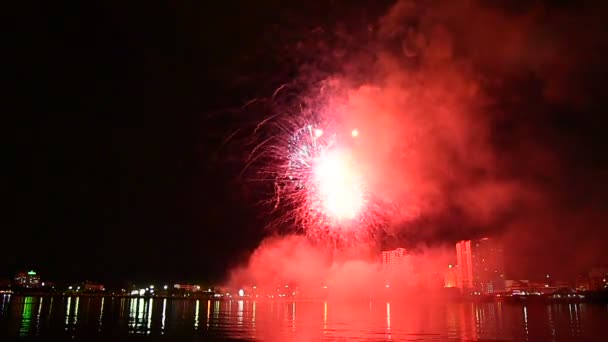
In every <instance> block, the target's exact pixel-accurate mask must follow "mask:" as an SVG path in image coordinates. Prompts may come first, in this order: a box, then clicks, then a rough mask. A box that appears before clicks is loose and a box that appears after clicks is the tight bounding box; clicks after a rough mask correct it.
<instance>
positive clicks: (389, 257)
mask: <svg viewBox="0 0 608 342" xmlns="http://www.w3.org/2000/svg"><path fill="white" fill-rule="evenodd" d="M382 266H383V268H384V269H386V270H396V269H400V270H410V271H411V270H412V269H413V265H412V260H411V257H410V256H409V255H408V254H407V252H406V250H405V248H397V249H395V250H392V251H384V252H382Z"/></svg>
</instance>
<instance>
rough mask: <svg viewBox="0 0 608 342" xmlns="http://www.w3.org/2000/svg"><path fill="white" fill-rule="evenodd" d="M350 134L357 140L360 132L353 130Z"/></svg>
mask: <svg viewBox="0 0 608 342" xmlns="http://www.w3.org/2000/svg"><path fill="white" fill-rule="evenodd" d="M350 134H351V135H352V137H353V138H356V137H358V136H359V130H358V129H356V128H355V129H353V130H352V132H350Z"/></svg>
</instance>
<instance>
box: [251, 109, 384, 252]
mask: <svg viewBox="0 0 608 342" xmlns="http://www.w3.org/2000/svg"><path fill="white" fill-rule="evenodd" d="M320 112H324V111H320ZM335 119H336V118H335V116H331V115H328V114H324V115H320V114H311V113H307V112H299V113H298V114H297V115H283V116H277V117H273V118H272V120H268V121H265V122H264V124H265V125H264V126H265V127H267V130H268V131H270V132H271V133H269V134H270V137H269V138H267V139H266V140H264V141H262V143H260V144H258V145H256V147H255V148H254V149H253V153H252V157H251V159H252V160H256V161H257V162H258V164H259V165H260V166H259V168H258V170H259V171H261V174H263V175H264V177H263V180H266V181H269V182H273V184H274V192H273V195H272V200H271V202H272V206H273V208H274V211H275V213H276V214H277V215H275V216H276V217H278V219H277V220H276V221H275V222H274V225H278V226H281V227H282V228H285V227H288V228H289V229H294V228H295V230H300V231H304V232H305V233H306V234H307V235H308V236H310V237H314V238H317V239H320V240H327V239H339V240H344V239H352V238H358V237H362V236H364V235H366V234H368V233H369V232H370V228H372V227H374V226H375V225H376V224H377V222H378V221H379V216H378V215H377V214H376V213H375V210H373V208H374V207H375V206H374V205H373V203H374V199H373V198H372V196H371V194H370V193H369V192H368V187H367V186H366V182H365V177H364V172H363V169H362V167H361V166H362V165H361V161H360V160H358V159H357V155H356V153H355V152H356V147H357V145H358V143H359V140H360V136H359V135H360V131H359V129H357V128H346V127H344V126H345V125H342V124H340V123H339V122H337V120H335ZM258 128H259V127H258Z"/></svg>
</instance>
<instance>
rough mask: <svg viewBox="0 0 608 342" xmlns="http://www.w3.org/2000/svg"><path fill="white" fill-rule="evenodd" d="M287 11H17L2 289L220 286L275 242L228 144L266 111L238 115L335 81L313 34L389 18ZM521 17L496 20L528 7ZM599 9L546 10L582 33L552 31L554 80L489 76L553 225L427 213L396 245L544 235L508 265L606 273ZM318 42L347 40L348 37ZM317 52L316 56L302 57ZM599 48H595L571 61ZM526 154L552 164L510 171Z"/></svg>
mask: <svg viewBox="0 0 608 342" xmlns="http://www.w3.org/2000/svg"><path fill="white" fill-rule="evenodd" d="M281 3H282V2H281V1H226V2H225V4H222V5H217V4H216V5H211V4H207V3H206V2H198V1H185V2H179V3H174V2H171V3H169V4H164V5H158V4H153V3H149V2H141V3H135V2H125V1H107V2H104V3H102V4H96V5H94V4H91V3H86V4H85V3H76V4H69V5H67V4H66V5H62V4H59V3H52V4H51V3H48V4H30V5H29V6H28V5H22V6H21V8H19V10H18V11H17V12H16V14H17V17H18V19H17V22H16V23H15V24H14V27H13V29H14V31H15V34H14V35H13V38H14V41H11V43H15V46H14V48H13V49H12V51H10V52H9V56H10V57H11V62H10V63H11V64H10V65H7V66H5V67H6V69H7V70H8V80H6V82H5V84H7V85H8V86H9V88H10V90H9V92H8V94H7V93H5V96H7V98H8V99H9V102H10V103H11V104H14V105H15V106H14V109H11V110H10V111H9V112H7V113H5V115H7V116H9V117H10V118H11V119H10V120H9V122H10V125H9V126H8V127H6V126H5V127H6V128H7V129H6V131H8V132H9V135H8V136H9V149H10V153H9V154H8V155H9V160H8V162H6V165H7V166H8V172H9V175H8V177H5V188H6V189H7V191H6V192H5V194H6V195H7V196H6V197H7V199H8V201H7V202H8V203H9V204H10V206H5V208H6V209H7V210H8V218H9V219H8V220H5V221H4V222H5V223H4V224H3V229H2V245H1V247H0V276H2V277H10V276H12V274H13V273H14V272H15V271H17V270H18V269H24V268H34V269H36V270H39V272H40V273H41V274H42V276H43V277H44V278H51V279H55V280H58V281H62V280H82V279H92V280H99V281H105V282H119V281H124V280H148V279H149V280H159V281H160V280H173V281H184V280H191V281H207V280H208V281H216V280H220V279H221V278H222V277H223V276H224V274H225V272H226V270H227V269H229V268H230V267H231V266H234V265H236V264H237V263H239V262H242V261H244V260H246V259H247V257H248V255H249V253H250V252H251V251H252V250H253V249H255V247H256V246H257V245H258V244H259V242H260V241H261V240H262V239H263V237H264V236H266V235H268V234H269V232H267V231H265V230H264V226H265V225H266V223H267V222H266V221H267V219H268V218H266V217H265V216H264V215H263V212H262V211H261V210H260V208H259V205H258V202H259V200H260V198H259V192H260V191H261V190H260V189H259V188H256V187H255V186H253V185H251V184H250V183H248V182H247V181H246V180H243V179H242V178H241V177H239V174H240V171H241V170H242V168H243V167H244V164H245V163H244V159H245V156H246V154H247V151H246V150H245V148H246V147H245V145H244V144H243V145H239V144H240V142H242V140H238V139H237V140H235V141H233V142H229V143H228V144H226V143H225V139H226V138H227V137H228V136H229V135H230V134H231V133H232V132H234V131H235V130H236V129H239V128H251V127H253V126H255V124H256V123H257V122H259V121H260V120H261V119H263V118H264V117H265V116H266V115H268V114H269V112H264V111H263V110H240V109H239V108H240V107H241V106H242V105H243V104H245V103H247V102H248V101H250V100H251V99H254V98H261V97H269V96H271V95H272V93H273V92H274V90H275V89H277V88H278V87H279V86H280V85H281V84H283V83H286V82H290V81H292V80H293V79H296V78H299V77H301V76H302V75H303V74H306V73H307V72H308V71H309V70H310V68H313V67H314V68H316V69H317V70H318V72H317V73H316V75H319V76H318V77H323V76H324V75H325V74H327V73H331V72H332V68H331V65H332V62H331V61H327V60H326V59H323V58H320V57H319V56H323V52H324V50H323V49H324V48H323V47H320V45H318V44H316V45H315V44H313V42H311V41H313V40H315V39H316V38H314V37H311V33H310V32H313V31H314V30H315V29H316V30H317V31H318V30H319V28H322V29H323V30H324V32H332V30H333V29H334V28H336V27H340V28H341V29H342V30H343V31H345V32H349V33H351V34H352V37H357V36H358V35H359V34H361V32H362V31H365V28H366V27H367V25H368V24H369V23H374V22H376V21H377V20H378V18H379V17H380V16H382V15H383V14H384V13H386V11H388V8H389V7H390V6H391V5H392V4H393V2H392V1H355V2H347V1H319V2H318V4H317V2H315V4H304V3H305V2H302V4H298V5H296V4H291V2H289V5H287V2H285V3H284V4H281ZM526 3H527V2H523V1H522V2H515V3H514V5H509V6H508V7H507V6H504V5H501V4H500V2H498V1H492V2H488V4H487V6H495V7H496V8H498V9H500V11H504V12H506V13H512V12H515V13H525V12H526V11H533V10H534V8H532V7H531V6H528V5H526ZM347 4H348V5H347ZM577 4H579V5H577ZM583 4H584V5H583ZM597 4H601V2H597ZM597 4H595V3H593V2H583V3H582V4H580V3H579V2H574V1H572V2H567V1H565V2H564V1H563V2H559V4H557V5H551V6H549V5H545V8H547V11H549V12H551V11H555V13H561V14H559V15H561V16H564V18H565V19H564V20H565V21H566V22H568V23H569V24H570V25H572V26H569V27H568V29H564V30H563V32H555V33H554V34H555V36H556V40H555V41H557V42H559V44H561V45H563V46H572V50H565V51H569V53H571V55H569V56H568V57H569V58H567V59H566V60H567V62H565V63H564V64H563V65H557V66H555V68H554V69H551V70H550V71H547V69H543V70H544V71H545V72H546V74H543V73H536V71H535V70H534V69H527V68H526V67H519V66H514V67H513V68H512V69H506V70H505V69H500V70H497V68H493V66H492V65H484V66H482V68H485V69H486V70H487V72H488V74H490V75H501V76H503V77H502V79H503V82H495V83H491V85H488V86H487V89H486V91H487V93H488V94H494V95H495V98H497V99H500V101H495V102H493V103H492V104H491V106H494V107H495V108H494V107H493V108H494V109H493V110H492V113H495V115H494V116H493V120H492V129H493V132H494V133H493V139H494V143H495V149H496V153H497V154H499V155H502V156H504V158H502V159H501V163H502V164H501V165H500V167H501V169H502V170H503V171H502V172H503V173H505V174H508V175H509V177H513V178H517V179H518V180H521V182H522V183H523V184H531V185H533V186H534V188H535V189H540V190H539V191H540V193H541V194H542V198H543V199H542V201H544V202H545V203H548V204H547V205H546V206H543V207H542V208H544V209H543V210H544V211H543V212H542V213H537V212H532V209H530V208H529V207H527V208H524V209H521V212H519V211H518V210H517V209H514V210H513V212H510V213H508V215H507V214H505V215H503V216H501V217H500V219H497V220H495V221H494V222H493V224H491V225H489V226H481V227H477V226H475V223H473V222H471V221H470V220H469V219H468V218H466V217H463V216H462V215H461V214H460V213H458V211H457V210H456V211H454V212H447V213H446V212H444V213H441V214H433V215H431V216H429V217H423V218H421V219H420V220H419V221H417V222H414V223H411V224H410V225H409V226H410V228H408V230H407V231H406V232H405V233H402V234H399V236H400V239H405V240H407V241H408V243H409V244H411V245H419V244H426V245H445V244H451V243H453V242H454V241H456V240H458V239H463V238H471V237H478V236H482V235H487V234H493V233H496V234H504V235H505V236H506V237H507V239H508V241H511V242H512V241H517V239H518V238H515V237H514V236H519V235H521V234H529V235H538V237H537V239H536V240H535V242H534V243H529V244H526V245H525V246H526V247H525V248H524V247H522V248H521V249H519V250H517V249H516V248H512V250H513V253H514V254H516V255H517V256H516V257H515V260H525V259H526V258H529V257H538V260H545V261H548V260H555V259H556V258H557V259H560V260H566V263H567V260H571V259H573V258H576V257H578V256H579V255H580V253H582V252H581V251H585V253H590V254H591V256H590V257H589V258H585V259H584V260H585V262H589V263H591V262H602V261H603V262H606V261H608V260H606V252H605V250H604V249H603V248H602V247H601V245H602V243H603V242H608V236H607V233H606V232H607V231H608V227H607V223H606V222H607V221H606V219H607V216H608V215H607V212H608V197H607V195H606V193H607V191H608V187H607V184H608V183H607V182H608V154H607V153H606V148H607V147H608V146H607V144H606V138H605V135H606V134H605V130H606V127H607V126H606V124H607V119H606V114H605V112H606V111H605V108H604V107H605V99H606V95H608V94H607V91H606V89H605V88H606V87H605V82H606V80H607V79H608V78H607V76H608V74H607V73H606V71H607V68H606V66H605V65H603V64H604V63H603V61H604V59H603V56H606V54H605V52H606V51H607V49H606V47H607V45H606V42H605V40H603V39H601V37H602V36H603V34H602V33H603V32H605V31H603V30H604V29H605V27H604V26H603V25H596V24H594V23H598V22H601V21H598V20H595V19H596V18H595V17H593V16H591V14H589V13H595V14H598V13H602V11H600V10H598V8H599V7H597V6H600V5H597ZM585 6H587V7H585ZM594 9H595V10H594ZM563 13H565V14H563ZM603 13H605V12H603ZM323 38H324V39H325V38H326V39H327V40H326V41H325V42H326V43H327V44H329V45H330V46H331V44H332V42H333V44H342V42H341V41H340V39H341V38H340V35H330V34H329V33H327V34H326V35H324V36H323ZM586 42H591V43H589V44H587V45H585V43H586ZM298 44H299V45H298ZM344 44H345V46H349V45H348V44H347V43H344ZM349 44H350V43H349ZM311 45H314V48H312V47H311V48H310V49H307V50H306V49H305V53H302V52H297V51H301V50H297V49H296V48H295V47H296V46H300V48H301V47H302V46H304V47H307V46H311ZM588 46H593V47H594V48H593V51H587V52H588V53H581V51H579V50H577V49H583V48H587V47H588ZM480 49H481V48H480ZM349 51H351V53H352V54H357V53H359V51H357V50H356V49H352V50H349ZM600 61H602V62H600ZM311 66H313V67H311ZM340 71H342V72H344V70H340ZM351 71H352V70H351ZM547 74H551V75H552V76H555V77H553V78H551V79H549V78H548V76H547ZM562 74H563V75H564V77H563V79H560V77H559V76H560V75H562ZM554 79H558V81H559V82H558V84H559V85H563V87H559V86H558V87H557V88H556V90H555V92H554V93H553V94H554V95H553V97H552V98H553V99H555V98H557V99H558V100H557V101H548V100H546V99H543V98H542V97H543V95H542V94H543V91H542V90H541V89H543V86H544V85H546V84H547V83H549V82H553V80H554ZM11 107H12V106H11ZM497 108H498V109H497ZM13 119H14V121H13ZM531 150H534V151H537V152H539V153H538V154H535V156H538V155H543V156H545V155H546V156H547V157H546V159H542V158H540V157H538V158H531V159H530V158H528V159H526V158H523V159H521V158H516V156H518V155H520V154H521V153H524V152H530V151H531ZM544 151H550V153H546V154H545V153H542V152H544ZM530 153H532V152H530ZM530 155H532V154H530ZM522 160H525V161H526V162H525V163H522ZM546 168H547V169H549V170H545V169H546ZM5 172H6V170H5ZM448 195H449V193H448ZM547 198H549V199H550V200H548V201H547V200H546V199H547ZM534 210H536V209H534ZM522 213H523V214H522ZM550 213H558V214H556V215H555V216H553V217H551V215H549V214H550ZM564 213H566V214H567V215H566V216H563V215H564ZM537 214H538V215H537ZM535 215H537V216H535ZM530 217H538V219H533V218H532V219H529V218H530ZM549 217H551V218H549ZM564 217H567V219H563V218H564ZM565 222H566V223H565ZM431 226H432V227H433V228H432V229H431V228H429V227H431ZM464 226H467V227H470V228H466V229H464V228H462V227H464ZM532 226H533V227H534V228H530V227H532ZM541 226H542V228H539V227H541ZM455 227H458V228H455ZM401 241H403V240H401ZM539 241H540V242H539ZM543 241H544V242H543ZM398 243H399V242H398ZM398 243H397V244H398ZM391 244H394V242H387V245H391ZM572 244H576V245H577V246H576V247H573V246H571V245H572ZM543 245H545V246H546V248H544V249H538V248H537V247H538V246H543ZM564 246H570V248H565V249H564ZM526 248H529V249H532V248H533V249H534V251H530V250H529V249H526ZM560 248H561V250H563V253H557V255H556V252H555V250H556V249H557V250H560ZM518 258H519V259H518ZM539 262H540V261H539ZM560 263H562V264H563V262H560ZM574 264H576V266H577V267H578V266H579V265H578V263H574ZM553 267H554V268H555V267H556V266H553ZM573 268H574V266H573ZM531 269H533V270H534V268H533V267H532V268H531ZM539 272H540V271H539Z"/></svg>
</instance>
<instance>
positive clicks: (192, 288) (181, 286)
mask: <svg viewBox="0 0 608 342" xmlns="http://www.w3.org/2000/svg"><path fill="white" fill-rule="evenodd" d="M173 288H175V289H177V290H184V291H186V292H197V291H200V290H201V287H200V286H199V285H185V284H175V285H173Z"/></svg>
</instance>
